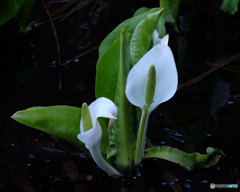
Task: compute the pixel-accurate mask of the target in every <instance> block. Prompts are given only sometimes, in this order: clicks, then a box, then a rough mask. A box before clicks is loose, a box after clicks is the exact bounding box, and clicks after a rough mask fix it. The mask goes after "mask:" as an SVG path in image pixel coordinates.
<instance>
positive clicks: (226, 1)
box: [220, 0, 239, 15]
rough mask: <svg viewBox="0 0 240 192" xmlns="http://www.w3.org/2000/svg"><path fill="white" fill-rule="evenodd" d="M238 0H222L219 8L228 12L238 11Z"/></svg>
mask: <svg viewBox="0 0 240 192" xmlns="http://www.w3.org/2000/svg"><path fill="white" fill-rule="evenodd" d="M238 3H239V0H223V2H222V5H221V7H220V9H221V10H222V11H223V12H225V13H229V14H232V15H233V14H234V13H236V12H237V11H238Z"/></svg>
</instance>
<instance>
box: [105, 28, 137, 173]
mask: <svg viewBox="0 0 240 192" xmlns="http://www.w3.org/2000/svg"><path fill="white" fill-rule="evenodd" d="M118 67H119V70H118V81H117V84H116V93H115V99H114V103H115V104H116V106H117V108H118V118H117V120H116V122H115V124H114V126H113V128H112V129H111V136H110V137H109V139H110V140H109V150H108V158H112V157H114V159H115V163H116V164H117V165H118V167H119V168H122V169H123V168H126V167H128V166H129V165H130V164H131V162H132V160H133V156H134V149H135V139H136V134H135V132H134V130H135V127H136V124H135V122H136V120H135V118H134V117H135V111H134V107H133V106H132V105H131V104H130V103H129V101H128V100H127V98H126V95H125V86H126V79H127V75H128V72H129V71H130V69H131V60H130V53H129V40H128V37H127V35H126V33H125V30H122V32H121V34H120V61H119V65H118Z"/></svg>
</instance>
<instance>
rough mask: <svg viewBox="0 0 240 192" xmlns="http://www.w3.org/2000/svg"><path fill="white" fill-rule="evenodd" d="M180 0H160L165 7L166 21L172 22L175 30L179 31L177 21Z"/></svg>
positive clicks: (161, 5)
mask: <svg viewBox="0 0 240 192" xmlns="http://www.w3.org/2000/svg"><path fill="white" fill-rule="evenodd" d="M179 2H180V1H179V0H160V7H161V8H164V10H163V13H162V16H163V17H164V20H165V21H164V23H170V24H172V26H173V28H174V30H175V31H177V32H178V31H179V30H178V27H177V23H176V19H177V15H178V9H179ZM159 33H160V32H159Z"/></svg>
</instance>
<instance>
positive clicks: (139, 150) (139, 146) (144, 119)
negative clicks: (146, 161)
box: [134, 107, 150, 164]
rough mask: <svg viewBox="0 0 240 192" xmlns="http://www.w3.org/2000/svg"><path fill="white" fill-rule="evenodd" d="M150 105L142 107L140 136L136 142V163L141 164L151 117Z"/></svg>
mask: <svg viewBox="0 0 240 192" xmlns="http://www.w3.org/2000/svg"><path fill="white" fill-rule="evenodd" d="M148 109H149V107H144V108H143V109H142V116H141V121H140V125H139V129H138V137H137V142H136V150H135V156H134V163H135V164H139V163H140V162H141V161H142V158H143V152H144V147H145V141H146V133H147V124H148V119H149V114H150V112H149V111H148Z"/></svg>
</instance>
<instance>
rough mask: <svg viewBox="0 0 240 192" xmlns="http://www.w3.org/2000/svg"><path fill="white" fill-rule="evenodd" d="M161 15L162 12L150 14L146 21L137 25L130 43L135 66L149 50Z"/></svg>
mask: <svg viewBox="0 0 240 192" xmlns="http://www.w3.org/2000/svg"><path fill="white" fill-rule="evenodd" d="M160 13H161V10H160V11H157V12H154V13H152V14H148V15H147V17H146V18H145V19H143V20H142V21H140V22H139V23H138V24H137V26H136V28H135V30H134V32H133V34H132V39H131V43H130V53H131V58H132V64H133V65H135V64H136V63H137V62H138V60H139V59H141V58H142V56H143V55H145V53H146V52H147V51H148V50H149V46H150V43H151V42H152V36H153V32H154V30H155V29H156V25H157V22H158V20H159V16H160Z"/></svg>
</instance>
